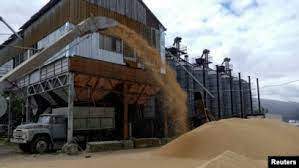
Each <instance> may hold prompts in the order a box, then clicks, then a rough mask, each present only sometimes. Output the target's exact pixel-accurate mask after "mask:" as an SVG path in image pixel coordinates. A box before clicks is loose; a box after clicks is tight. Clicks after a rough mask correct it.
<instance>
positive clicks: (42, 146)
mask: <svg viewBox="0 0 299 168" xmlns="http://www.w3.org/2000/svg"><path fill="white" fill-rule="evenodd" d="M49 146H50V143H49V140H48V138H47V137H43V136H40V137H37V138H35V140H34V141H33V142H32V144H31V151H32V153H45V152H48V151H49Z"/></svg>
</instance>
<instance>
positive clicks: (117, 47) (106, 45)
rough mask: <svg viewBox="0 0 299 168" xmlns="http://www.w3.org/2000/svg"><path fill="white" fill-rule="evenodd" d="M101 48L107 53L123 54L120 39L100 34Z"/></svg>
mask: <svg viewBox="0 0 299 168" xmlns="http://www.w3.org/2000/svg"><path fill="white" fill-rule="evenodd" d="M99 37H100V38H99V48H100V49H103V50H107V51H112V52H117V53H123V49H122V48H123V47H122V41H121V40H120V39H118V38H115V37H111V36H106V35H102V34H100V36H99Z"/></svg>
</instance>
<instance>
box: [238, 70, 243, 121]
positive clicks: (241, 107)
mask: <svg viewBox="0 0 299 168" xmlns="http://www.w3.org/2000/svg"><path fill="white" fill-rule="evenodd" d="M239 89H240V110H241V118H244V111H243V93H242V79H241V73H239Z"/></svg>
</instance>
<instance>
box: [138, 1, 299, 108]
mask: <svg viewBox="0 0 299 168" xmlns="http://www.w3.org/2000/svg"><path fill="white" fill-rule="evenodd" d="M144 1H145V3H147V4H148V5H149V7H150V8H151V9H152V10H153V11H154V13H155V14H157V15H158V18H160V19H161V21H162V23H164V24H165V26H166V27H167V29H168V32H167V42H168V45H171V42H172V39H173V38H174V37H175V36H182V37H183V41H184V44H186V45H187V46H188V49H189V53H190V55H191V56H193V57H197V56H199V55H200V54H201V52H202V50H203V49H204V48H209V49H210V50H211V55H212V56H213V60H214V62H217V63H221V61H222V60H223V58H224V57H231V58H232V62H233V64H234V70H235V73H237V72H239V71H241V72H242V73H243V75H242V76H243V77H246V76H248V75H251V76H252V77H254V78H256V77H259V78H261V79H260V80H261V86H266V85H273V84H280V83H284V82H286V81H291V80H296V79H299V76H298V73H299V67H298V62H299V57H298V56H299V55H298V53H299V47H297V46H298V44H299V28H298V26H299V11H298V10H297V8H298V6H299V1H297V0H288V1H287V2H286V1H284V0H275V1H269V0H200V1H198V0H189V1H188V2H187V3H186V1H181V0H165V1H163V2H162V3H161V1H160V0H144ZM298 90H299V86H298V84H293V85H286V86H281V87H280V88H276V87H273V88H267V89H264V90H261V92H262V97H266V98H274V99H279V100H288V101H292V100H293V101H298V102H299V92H295V91H298Z"/></svg>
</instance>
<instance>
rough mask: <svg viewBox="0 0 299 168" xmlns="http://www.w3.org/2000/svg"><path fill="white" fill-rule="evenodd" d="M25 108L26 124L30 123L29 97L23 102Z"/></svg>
mask: <svg viewBox="0 0 299 168" xmlns="http://www.w3.org/2000/svg"><path fill="white" fill-rule="evenodd" d="M25 108H26V112H25V113H26V123H29V122H30V109H29V108H30V106H29V97H26V102H25Z"/></svg>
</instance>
